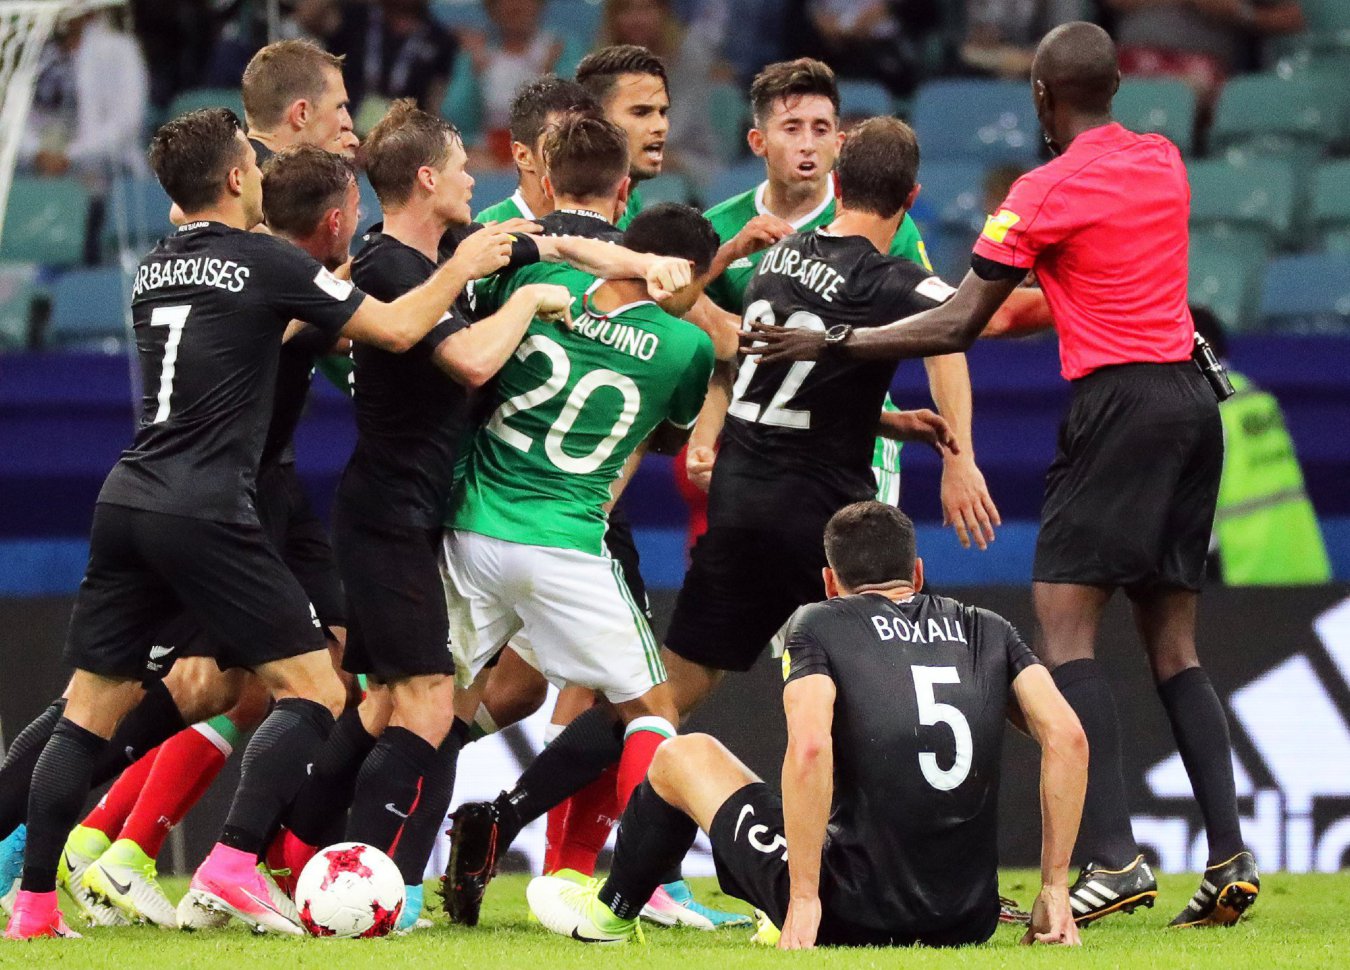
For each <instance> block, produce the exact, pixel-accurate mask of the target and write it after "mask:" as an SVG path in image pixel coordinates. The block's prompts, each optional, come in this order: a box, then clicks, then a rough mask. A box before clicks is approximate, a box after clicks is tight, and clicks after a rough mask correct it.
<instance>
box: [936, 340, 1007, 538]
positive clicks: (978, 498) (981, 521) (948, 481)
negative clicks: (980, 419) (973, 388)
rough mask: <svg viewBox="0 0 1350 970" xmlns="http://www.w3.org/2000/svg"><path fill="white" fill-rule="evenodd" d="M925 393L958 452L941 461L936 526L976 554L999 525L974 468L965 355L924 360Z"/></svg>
mask: <svg viewBox="0 0 1350 970" xmlns="http://www.w3.org/2000/svg"><path fill="white" fill-rule="evenodd" d="M923 365H924V368H925V369H926V370H927V371H928V388H929V393H930V394H932V396H933V403H934V404H936V405H937V408H938V411H939V413H941V414H942V416H943V417H944V418H946V419H947V421H948V423H949V424H950V425H951V428H952V433H953V434H954V435H955V436H956V440H957V441H958V442H959V444H960V446H961V447H960V451H958V452H951V453H947V454H944V455H943V456H942V524H943V525H950V526H952V527H953V528H955V529H956V537H957V539H958V540H959V541H960V543H961V546H962V548H965V549H969V548H970V544H971V542H972V541H974V543H975V545H977V546H978V547H979V548H980V549H987V548H989V543H991V542H993V541H994V526H995V525H1000V524H1002V523H1001V521H1000V519H999V515H998V509H997V508H996V507H995V505H994V500H993V499H992V498H990V496H989V488H988V486H987V485H986V484H985V481H984V474H983V473H982V472H981V471H980V469H979V468H978V467H977V466H976V464H975V447H974V442H973V441H972V440H971V430H970V423H971V410H972V406H971V394H970V368H969V367H968V366H967V365H966V355H965V354H945V355H943V356H941V357H925V358H924V361H923Z"/></svg>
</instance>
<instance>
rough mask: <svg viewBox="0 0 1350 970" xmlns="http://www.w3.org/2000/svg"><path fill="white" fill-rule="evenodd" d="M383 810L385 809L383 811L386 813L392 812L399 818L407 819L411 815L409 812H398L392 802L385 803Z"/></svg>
mask: <svg viewBox="0 0 1350 970" xmlns="http://www.w3.org/2000/svg"><path fill="white" fill-rule="evenodd" d="M384 808H385V811H387V812H393V813H394V814H395V815H397V816H398V817H399V818H407V817H408V816H409V815H410V814H412V813H411V812H400V811H399V810H398V809H397V808H395V807H394V803H393V802H385V804H384Z"/></svg>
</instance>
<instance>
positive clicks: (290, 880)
mask: <svg viewBox="0 0 1350 970" xmlns="http://www.w3.org/2000/svg"><path fill="white" fill-rule="evenodd" d="M319 849H320V846H316V845H310V844H309V843H308V842H302V841H300V839H299V837H297V836H296V835H295V833H293V832H292V831H291V830H290V829H283V830H282V831H280V832H278V833H277V837H276V838H274V839H273V840H272V844H271V845H270V846H268V847H267V858H266V860H265V861H266V864H267V868H268V871H269V872H270V873H271V875H272V877H273V880H274V881H275V882H276V884H277V885H278V886H279V887H280V888H281V891H282V892H284V893H285V894H286V895H287V896H289V897H291V898H294V896H295V881H296V880H297V879H299V878H300V873H302V872H304V871H305V865H306V864H307V863H308V862H309V860H310V859H312V858H314V857H315V856H316V855H318V854H319Z"/></svg>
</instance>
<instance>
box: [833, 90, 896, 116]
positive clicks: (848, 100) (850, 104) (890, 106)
mask: <svg viewBox="0 0 1350 970" xmlns="http://www.w3.org/2000/svg"><path fill="white" fill-rule="evenodd" d="M894 111H895V103H894V101H892V100H891V92H890V91H888V90H886V87H885V85H882V84H878V83H877V82H876V81H840V82H839V114H840V115H841V116H842V117H843V118H846V119H853V118H872V117H875V116H877V115H889V114H892V113H894Z"/></svg>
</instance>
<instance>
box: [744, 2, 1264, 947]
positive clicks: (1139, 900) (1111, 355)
mask: <svg viewBox="0 0 1350 970" xmlns="http://www.w3.org/2000/svg"><path fill="white" fill-rule="evenodd" d="M1119 85H1120V71H1119V68H1118V66H1117V59H1116V49H1115V45H1114V44H1113V43H1112V41H1111V38H1110V36H1109V35H1107V33H1106V32H1105V31H1103V30H1102V29H1101V28H1100V27H1097V26H1094V25H1092V24H1088V23H1084V22H1075V23H1070V24H1065V25H1064V26H1062V27H1057V28H1056V29H1055V30H1052V31H1051V32H1050V33H1049V34H1047V35H1046V36H1045V38H1044V39H1043V40H1042V41H1041V43H1040V45H1039V47H1038V48H1037V51H1036V58H1035V63H1034V64H1033V66H1032V72H1031V87H1032V97H1033V99H1034V101H1035V105H1036V113H1037V115H1038V117H1039V118H1040V121H1041V126H1042V127H1043V128H1044V129H1045V136H1046V140H1047V142H1048V143H1049V144H1050V146H1051V148H1052V149H1053V150H1054V152H1055V153H1056V155H1057V157H1056V158H1054V159H1052V160H1051V161H1050V162H1048V163H1046V164H1045V165H1043V166H1041V167H1040V168H1038V169H1035V170H1033V171H1031V172H1029V173H1028V174H1027V175H1025V176H1023V177H1022V178H1021V179H1019V180H1018V181H1017V182H1016V183H1015V184H1014V185H1013V188H1012V190H1011V191H1010V192H1009V194H1008V198H1007V199H1006V200H1005V201H1004V203H1003V205H1002V206H1001V207H1000V208H999V210H998V211H997V212H995V213H994V214H993V215H992V216H990V217H989V220H988V221H987V223H986V224H985V228H984V231H983V233H982V234H981V236H980V238H979V239H978V240H977V242H976V244H975V253H974V256H973V257H972V259H971V268H972V272H970V273H968V274H967V275H966V278H965V279H964V280H963V281H962V283H961V287H960V289H959V290H957V292H956V295H955V296H953V297H952V299H951V300H949V301H948V302H947V303H946V304H944V305H943V306H942V307H940V308H937V309H935V310H932V311H930V312H927V313H923V314H920V315H917V316H915V317H913V318H910V319H905V320H900V321H898V322H897V323H895V324H894V325H893V326H889V327H883V328H878V329H873V330H857V331H852V332H843V331H836V332H834V333H832V334H829V335H828V336H826V335H823V334H807V333H805V332H802V331H798V330H793V331H786V330H783V329H781V328H774V327H768V326H762V325H759V324H756V325H755V326H754V331H755V332H754V333H751V334H747V335H746V337H745V340H746V343H747V345H753V346H750V348H749V349H750V352H752V353H759V352H761V351H763V352H764V356H763V357H761V360H764V361H769V362H772V363H773V364H774V365H775V366H777V367H782V366H783V364H784V363H790V362H793V361H796V362H809V361H811V360H814V359H817V358H819V359H820V360H821V361H822V362H824V361H827V360H829V361H839V360H843V361H851V362H863V361H893V360H895V359H896V358H898V357H910V356H916V355H922V354H933V353H950V352H952V351H956V350H961V349H963V348H965V347H967V346H969V345H970V343H971V342H972V341H973V340H974V339H975V337H976V336H977V335H978V334H979V333H980V331H981V329H983V328H984V326H985V324H986V323H987V322H988V321H989V318H990V316H991V315H992V314H993V313H994V311H995V310H996V309H997V308H998V307H999V306H1000V305H1001V304H1002V303H1003V301H1004V300H1005V299H1006V298H1007V297H1008V296H1009V294H1010V293H1011V292H1012V291H1013V290H1014V289H1015V288H1016V287H1017V286H1018V283H1019V282H1020V281H1021V280H1022V278H1023V277H1024V276H1025V275H1026V273H1027V271H1028V270H1034V271H1035V272H1036V276H1037V278H1038V280H1039V281H1040V284H1041V286H1042V287H1043V288H1044V290H1045V296H1046V299H1047V300H1048V301H1049V304H1050V309H1051V311H1052V312H1053V315H1054V319H1055V324H1056V328H1057V329H1058V331H1059V339H1060V363H1061V370H1062V372H1063V374H1064V377H1065V378H1066V379H1068V380H1070V381H1072V382H1073V401H1072V404H1071V406H1070V409H1069V413H1068V415H1067V416H1066V418H1065V421H1064V426H1063V428H1061V430H1060V436H1059V442H1060V443H1059V451H1058V453H1057V454H1056V456H1055V460H1054V463H1053V464H1052V465H1051V466H1050V471H1049V474H1048V477H1047V481H1046V496H1045V504H1044V506H1043V508H1042V510H1041V531H1040V535H1039V537H1038V539H1037V542H1036V562H1035V568H1034V571H1033V586H1032V596H1033V599H1034V601H1035V606H1036V618H1037V621H1038V623H1039V626H1040V634H1039V636H1038V638H1037V641H1036V650H1037V653H1038V654H1039V655H1040V656H1041V658H1042V659H1043V660H1044V661H1045V662H1046V664H1047V665H1048V666H1049V667H1050V668H1051V670H1052V673H1053V676H1054V678H1055V682H1056V683H1057V684H1058V685H1059V688H1060V690H1061V691H1062V692H1063V694H1064V696H1065V698H1066V699H1067V700H1068V702H1069V704H1070V705H1072V707H1073V709H1074V710H1075V711H1076V712H1077V714H1078V716H1079V718H1080V719H1081V720H1082V722H1083V727H1084V729H1085V730H1086V732H1087V736H1088V741H1089V743H1090V744H1091V745H1092V766H1091V769H1090V771H1089V775H1088V790H1087V802H1086V804H1085V807H1084V812H1083V838H1082V840H1081V844H1080V845H1079V852H1080V854H1081V856H1082V857H1083V861H1084V865H1083V868H1082V871H1081V872H1080V874H1079V877H1078V880H1077V882H1076V883H1075V885H1074V887H1073V890H1072V902H1073V907H1074V913H1075V915H1076V917H1077V919H1078V921H1079V922H1080V923H1088V922H1091V921H1093V920H1096V919H1099V918H1101V917H1103V916H1105V915H1107V914H1109V913H1114V912H1119V911H1129V910H1131V909H1134V908H1135V907H1137V906H1140V905H1144V906H1151V905H1153V901H1154V899H1155V897H1156V896H1157V892H1158V887H1157V881H1156V880H1155V879H1154V876H1153V873H1152V872H1151V871H1150V870H1149V868H1148V866H1147V864H1146V863H1145V862H1144V858H1143V855H1142V854H1140V852H1139V847H1138V844H1137V843H1136V842H1135V840H1134V835H1133V833H1132V831H1131V828H1130V815H1129V803H1128V799H1127V798H1126V795H1125V785H1124V780H1123V778H1122V776H1121V765H1120V727H1119V723H1118V720H1117V716H1116V706H1115V700H1114V698H1113V697H1112V695H1111V689H1110V685H1109V684H1108V683H1107V681H1106V678H1105V676H1104V674H1103V672H1102V670H1101V668H1100V666H1099V665H1098V664H1097V661H1096V659H1095V658H1094V652H1095V638H1096V631H1097V626H1098V623H1099V622H1100V620H1101V613H1102V610H1103V609H1104V608H1105V606H1106V603H1107V601H1108V600H1109V599H1110V598H1111V596H1112V594H1113V593H1114V592H1115V591H1116V590H1117V589H1124V590H1125V593H1126V595H1128V596H1129V598H1130V601H1131V603H1132V605H1133V607H1134V614H1135V623H1136V626H1137V627H1138V629H1139V635H1140V638H1141V639H1142V640H1143V643H1144V648H1145V650H1146V651H1147V653H1148V657H1149V663H1150V665H1151V667H1152V670H1153V676H1154V680H1155V682H1156V684H1157V687H1158V694H1159V696H1160V698H1161V700H1162V702H1163V707H1164V708H1165V709H1166V711H1167V716H1168V720H1169V721H1170V722H1171V726H1172V732H1173V734H1174V735H1175V736H1176V739H1177V746H1178V748H1179V750H1180V751H1181V759H1182V763H1183V764H1184V765H1185V768H1186V772H1187V774H1188V776H1189V777H1190V781H1191V787H1192V789H1193V790H1194V791H1195V794H1196V798H1197V800H1198V801H1199V803H1200V811H1201V814H1202V815H1203V816H1204V819H1205V834H1206V836H1207V838H1208V841H1209V865H1208V867H1207V868H1206V870H1205V873H1204V876H1203V879H1202V881H1201V885H1200V888H1199V890H1198V891H1197V892H1196V894H1195V896H1194V897H1193V899H1192V900H1191V902H1190V903H1189V904H1188V905H1187V906H1186V908H1185V909H1184V910H1182V912H1181V913H1179V914H1178V915H1177V917H1176V918H1175V919H1174V920H1173V921H1172V925H1173V926H1201V925H1215V924H1229V923H1233V922H1235V921H1237V920H1238V919H1239V918H1240V917H1241V915H1242V913H1243V912H1245V911H1246V909H1247V908H1248V907H1250V906H1251V904H1252V903H1253V902H1254V901H1255V899H1256V896H1257V893H1258V892H1259V890H1260V878H1259V876H1258V873H1257V869H1256V862H1255V859H1254V858H1253V856H1252V853H1251V852H1250V851H1248V850H1247V849H1246V848H1245V846H1244V844H1243V841H1242V830H1241V825H1240V823H1239V820H1238V808H1237V796H1236V789H1235V785H1234V782H1233V763H1232V751H1231V745H1230V742H1229V735H1228V720H1227V717H1226V716H1225V714H1224V710H1223V705H1222V703H1221V702H1220V700H1219V697H1218V695H1217V694H1216V693H1215V691H1214V688H1213V686H1212V685H1211V683H1210V681H1209V678H1208V676H1207V675H1206V674H1205V672H1204V670H1203V669H1202V668H1201V667H1200V661H1199V657H1198V656H1197V654H1196V649H1195V613H1196V602H1197V596H1198V593H1199V590H1200V587H1201V585H1202V584H1203V582H1204V575H1205V554H1206V550H1207V548H1208V544H1209V536H1210V530H1211V525H1212V523H1213V519H1214V507H1215V501H1216V498H1217V495H1218V488H1219V476H1220V473H1221V470H1222V465H1223V436H1222V431H1221V424H1220V419H1219V411H1218V406H1217V405H1216V403H1215V397H1216V395H1215V392H1213V391H1211V389H1210V388H1209V387H1207V386H1206V381H1205V379H1204V377H1203V376H1202V375H1201V373H1200V372H1199V370H1198V369H1197V368H1196V366H1195V365H1194V364H1193V363H1192V361H1191V360H1190V357H1191V354H1192V349H1193V344H1194V327H1193V324H1192V321H1191V315H1190V311H1189V309H1188V307H1187V305H1186V251H1187V245H1188V232H1187V218H1188V209H1189V197H1190V193H1189V190H1188V187H1187V182H1186V169H1185V166H1184V165H1183V163H1182V160H1181V155H1180V153H1179V152H1178V151H1177V149H1176V146H1175V145H1173V144H1171V143H1170V142H1169V141H1167V140H1166V139H1165V138H1163V137H1161V136H1159V135H1136V134H1133V133H1131V132H1129V131H1126V130H1125V129H1124V128H1123V127H1121V126H1120V125H1119V124H1118V123H1116V122H1115V121H1114V120H1113V119H1112V117H1111V101H1112V98H1113V97H1114V96H1115V92H1116V90H1117V88H1118V87H1119ZM791 366H794V367H795V366H798V363H792V364H791Z"/></svg>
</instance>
